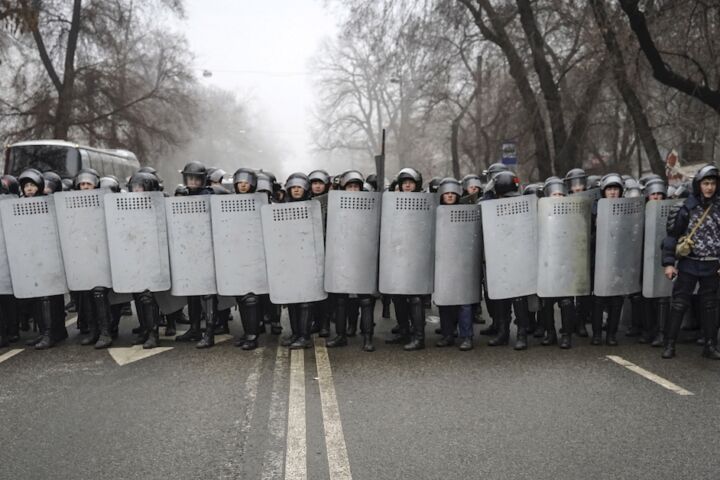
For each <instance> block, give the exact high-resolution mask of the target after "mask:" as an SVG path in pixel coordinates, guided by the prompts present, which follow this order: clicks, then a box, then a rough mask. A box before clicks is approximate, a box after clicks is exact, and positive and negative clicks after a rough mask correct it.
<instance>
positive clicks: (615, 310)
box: [605, 297, 623, 347]
mask: <svg viewBox="0 0 720 480" xmlns="http://www.w3.org/2000/svg"><path fill="white" fill-rule="evenodd" d="M622 304H623V298H622V297H618V298H613V299H611V300H610V311H609V312H608V322H607V325H608V327H607V334H606V337H605V344H606V345H608V346H610V347H617V345H618V341H617V332H618V328H619V327H620V316H621V315H622Z"/></svg>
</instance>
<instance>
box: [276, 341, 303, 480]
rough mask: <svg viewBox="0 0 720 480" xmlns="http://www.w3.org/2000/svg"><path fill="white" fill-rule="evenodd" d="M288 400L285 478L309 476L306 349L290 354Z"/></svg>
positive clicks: (301, 479) (295, 479) (296, 479)
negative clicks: (306, 414)
mask: <svg viewBox="0 0 720 480" xmlns="http://www.w3.org/2000/svg"><path fill="white" fill-rule="evenodd" d="M280 348H282V347H280ZM289 397H290V398H289V400H288V422H287V447H286V449H285V452H286V454H285V478H286V479H293V480H305V479H306V478H307V437H306V431H305V428H306V426H305V351H304V350H302V349H301V350H292V351H291V354H290V395H289Z"/></svg>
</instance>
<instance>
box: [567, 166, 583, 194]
mask: <svg viewBox="0 0 720 480" xmlns="http://www.w3.org/2000/svg"><path fill="white" fill-rule="evenodd" d="M564 180H565V186H566V187H567V190H568V191H569V192H572V193H577V192H582V191H585V190H587V189H588V175H587V173H585V170H583V169H582V168H571V169H570V170H569V171H568V172H567V173H566V174H565V179H564Z"/></svg>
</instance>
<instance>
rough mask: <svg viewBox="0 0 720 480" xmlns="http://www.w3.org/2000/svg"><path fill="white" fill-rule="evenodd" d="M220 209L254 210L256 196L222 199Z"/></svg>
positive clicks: (224, 211) (227, 211)
mask: <svg viewBox="0 0 720 480" xmlns="http://www.w3.org/2000/svg"><path fill="white" fill-rule="evenodd" d="M220 211H221V212H222V213H234V212H254V211H255V199H254V198H247V199H246V198H228V199H222V200H220Z"/></svg>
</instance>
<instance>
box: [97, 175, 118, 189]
mask: <svg viewBox="0 0 720 480" xmlns="http://www.w3.org/2000/svg"><path fill="white" fill-rule="evenodd" d="M100 188H107V189H109V190H110V191H111V192H113V193H120V180H118V178H117V177H116V176H115V175H107V176H104V177H102V178H101V179H100Z"/></svg>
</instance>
